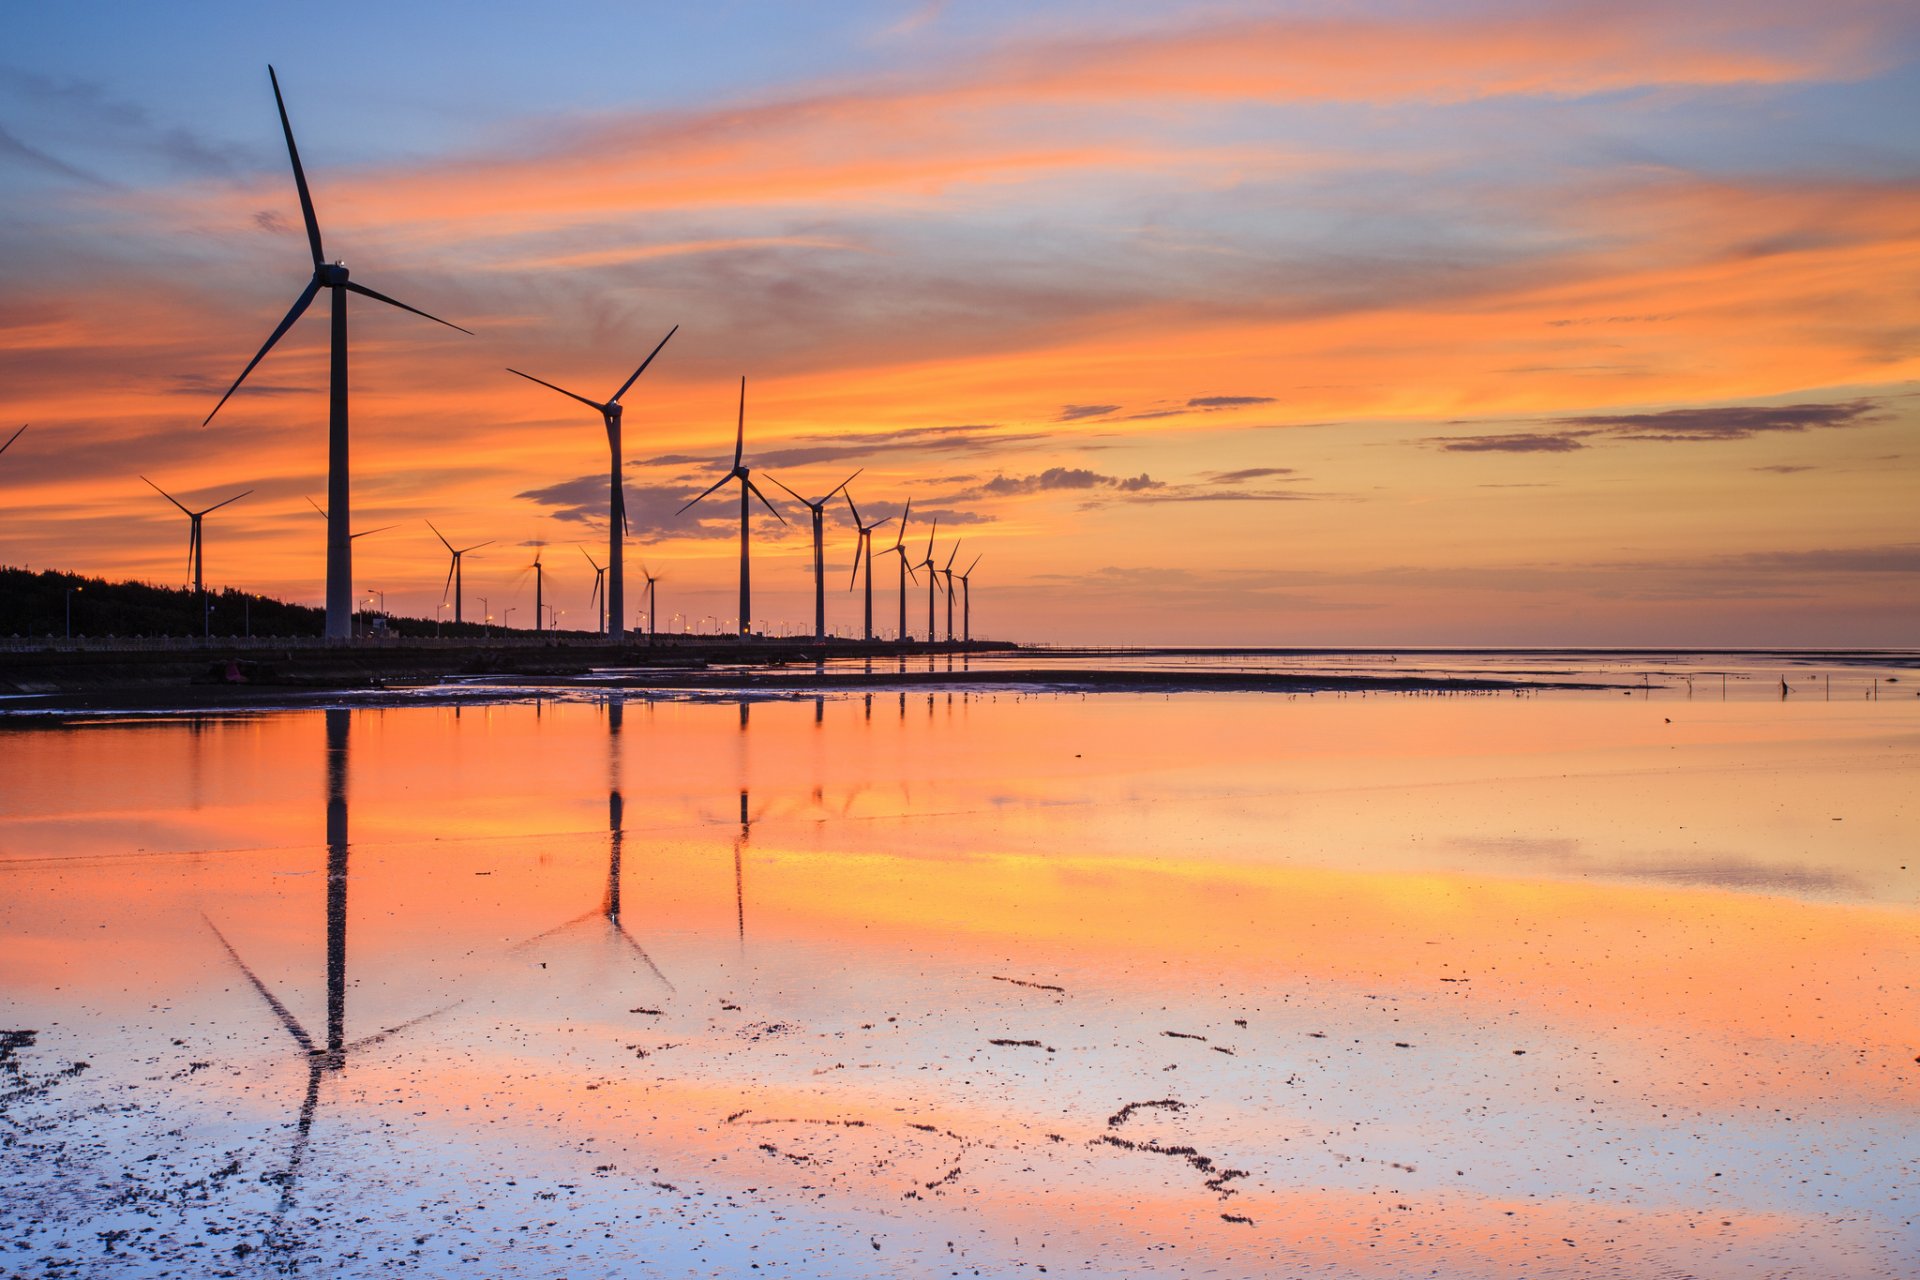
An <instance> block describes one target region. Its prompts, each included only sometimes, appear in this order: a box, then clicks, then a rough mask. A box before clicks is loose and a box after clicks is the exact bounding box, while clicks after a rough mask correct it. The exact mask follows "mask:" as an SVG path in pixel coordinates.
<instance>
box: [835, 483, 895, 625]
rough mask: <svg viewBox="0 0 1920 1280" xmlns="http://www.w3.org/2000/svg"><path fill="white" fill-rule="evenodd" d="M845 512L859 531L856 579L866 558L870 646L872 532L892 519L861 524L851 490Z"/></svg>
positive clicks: (850, 588)
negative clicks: (850, 515)
mask: <svg viewBox="0 0 1920 1280" xmlns="http://www.w3.org/2000/svg"><path fill="white" fill-rule="evenodd" d="M849 478H851V477H849ZM847 510H848V511H851V512H852V513H853V527H854V528H855V529H858V530H859V531H860V541H859V543H858V545H856V546H855V547H854V551H853V576H854V577H855V578H856V579H857V578H858V577H859V576H860V557H861V556H863V555H864V556H865V557H866V558H867V611H866V619H867V629H866V640H867V643H869V644H871V643H873V531H874V530H875V529H878V528H879V527H880V526H881V525H883V524H886V523H887V521H888V520H892V519H893V517H892V516H888V517H887V519H886V520H876V521H874V522H873V523H872V524H861V523H860V508H858V507H856V506H854V505H853V490H851V489H849V490H847ZM901 585H902V587H903V588H904V587H905V583H902V584H901ZM847 590H849V591H851V590H853V583H852V582H848V583H847Z"/></svg>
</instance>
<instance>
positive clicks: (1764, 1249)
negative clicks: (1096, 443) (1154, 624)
mask: <svg viewBox="0 0 1920 1280" xmlns="http://www.w3.org/2000/svg"><path fill="white" fill-rule="evenodd" d="M14 723H16V724H24V723H27V721H25V720H22V721H16V722H14ZM1916 765H1920V715H1917V714H1916V712H1915V711H1914V709H1913V707H1912V705H1911V703H1910V702H1894V701H1883V702H1879V703H1875V702H1872V701H1871V700H1866V699H1860V700H1848V701H1835V702H1832V703H1825V702H1820V703H1815V702H1812V701H1805V702H1798V703H1794V702H1788V703H1786V704H1763V703H1758V702H1744V703H1743V702H1740V701H1732V702H1727V703H1717V702H1716V703H1704V702H1696V703H1693V704H1691V705H1689V704H1687V703H1686V702H1685V701H1684V700H1683V699H1682V697H1681V696H1680V695H1679V694H1677V693H1673V692H1668V693H1666V694H1662V693H1659V692H1657V691H1655V692H1651V693H1649V694H1647V695H1644V696H1636V697H1634V698H1631V699H1623V698H1619V697H1617V696H1614V697H1605V696H1601V695H1598V694H1575V693H1565V694H1554V693H1543V694H1541V695H1540V696H1539V697H1528V698H1513V697H1479V698H1435V697H1414V696H1398V695H1395V696H1369V697H1366V698H1357V697H1350V696H1349V697H1342V696H1337V695H1336V696H1321V697H1301V698H1267V697H1252V696H1248V695H1245V694H1236V693H1219V692H1205V691H1199V692H1194V693H1192V694H1191V695H1189V696H1185V697H1181V698H1173V699H1168V698H1165V697H1163V696H1161V695H1159V694H1152V695H1142V694H1135V693H1114V694H1109V695H1103V696H1100V697H1085V698H1083V697H1080V696H1078V695H1063V694H1048V693H1032V692H1028V693H1022V694H1018V695H1012V696H1009V695H1005V694H1002V695H999V696H993V695H982V694H977V693H970V692H969V691H967V690H964V689H960V690H951V691H949V690H937V691H933V692H931V693H929V692H927V691H921V690H914V691H889V692H885V693H874V694H871V695H869V694H865V693H846V694H839V695H835V696H830V697H825V698H823V699H821V700H820V701H818V702H815V701H813V700H811V699H775V700H771V701H741V702H736V703H723V702H713V701H699V700H694V701H684V700H682V701H657V700H648V701H642V700H632V699H629V700H624V701H622V700H617V699H615V698H612V697H610V696H609V695H605V694H601V695H587V694H584V693H583V694H580V695H579V697H578V700H562V701H549V702H547V703H545V704H544V705H527V704H523V703H508V704H499V705H491V706H479V707H476V706H465V707H450V706H423V707H408V708H391V709H379V708H370V709H364V710H354V711H334V712H330V713H323V712H319V711H304V712H290V713H272V714H258V715H246V716H239V717H218V716H216V717H165V716H162V717H151V718H144V719H142V720H139V721H133V722H121V723H99V724H88V725H79V726H75V727H49V728H14V729H11V730H8V731H4V732H0V776H3V777H5V778H6V779H7V781H6V784H5V785H6V786H7V788H8V794H7V799H8V804H7V807H6V812H7V815H8V816H7V818H6V819H5V822H4V824H3V825H0V836H4V843H0V972H4V973H5V975H6V982H5V984H4V988H3V990H4V993H5V994H4V996H0V1000H4V1008H5V1011H6V1012H5V1017H6V1019H7V1021H6V1024H5V1025H7V1026H8V1027H11V1028H13V1030H14V1034H12V1035H11V1036H9V1038H8V1039H7V1041H6V1044H5V1045H4V1046H0V1056H3V1059H4V1060H3V1061H0V1112H3V1113H4V1118H3V1119H0V1125H4V1129H5V1133H6V1134H7V1138H6V1141H7V1143H8V1149H7V1154H8V1158H7V1160H6V1161H5V1162H4V1165H3V1166H0V1202H4V1204H5V1205H6V1206H8V1207H7V1208H6V1210H5V1211H4V1213H5V1218H6V1221H5V1224H4V1225H5V1227H6V1230H5V1231H4V1232H3V1233H0V1237H3V1238H4V1241H5V1245H4V1251H0V1260H3V1261H4V1263H5V1266H6V1267H9V1268H12V1269H13V1270H14V1271H16V1272H18V1273H20V1274H32V1275H42V1274H45V1275H120V1274H132V1275H183V1276H184V1275H208V1274H236V1275H253V1274H283V1273H287V1272H293V1273H309V1274H316V1275H333V1274H362V1273H367V1272H373V1271H388V1270H391V1271H394V1272H397V1273H400V1274H421V1275H466V1274H475V1273H486V1274H513V1275H541V1276H547V1275H554V1276H557V1275H579V1274H584V1273H603V1272H618V1271H622V1270H625V1271H628V1272H636V1273H638V1272H644V1273H646V1274H662V1275H712V1274H739V1273H748V1274H751V1273H753V1272H754V1271H755V1269H756V1268H757V1269H758V1270H759V1271H765V1272H770V1273H778V1274H786V1275H804V1276H838V1275H871V1276H893V1275H945V1274H949V1273H958V1274H961V1275H968V1274H972V1273H973V1272H974V1270H976V1269H977V1270H979V1271H980V1273H981V1274H991V1275H1010V1274H1040V1272H1041V1269H1042V1268H1044V1269H1045V1270H1046V1271H1047V1272H1048V1273H1073V1274H1092V1275H1140V1276H1146V1275H1168V1276H1172V1275H1191V1274H1198V1273H1204V1272H1206V1271H1208V1270H1209V1269H1211V1270H1213V1271H1215V1272H1216V1273H1217V1274H1222V1275H1249V1276H1251V1275H1272V1274H1281V1275H1339V1276H1355V1275H1358V1276H1382V1277H1385V1276H1400V1275H1406V1274H1414V1273H1417V1274H1425V1273H1428V1272H1430V1271H1437V1272H1439V1273H1440V1274H1445V1275H1450V1276H1487V1277H1493V1276H1508V1275H1515V1274H1528V1275H1539V1276H1589V1275H1594V1274H1609V1273H1618V1274H1633V1275H1646V1274H1661V1273H1663V1272H1675V1273H1686V1274H1693V1275H1699V1276H1736V1275H1752V1274H1802V1275H1809V1276H1812V1275H1819V1276H1847V1277H1851V1276H1901V1275H1905V1274H1908V1273H1909V1271H1910V1263H1911V1260H1912V1258H1913V1257H1914V1256H1915V1252H1914V1246H1915V1243H1916V1237H1915V1234H1914V1228H1913V1225H1912V1223H1913V1212H1912V1210H1913V1205H1912V1203H1911V1199H1910V1193H1909V1191H1908V1190H1907V1188H1908V1187H1909V1186H1910V1179H1908V1178H1906V1177H1905V1176H1904V1174H1903V1170H1904V1169H1905V1168H1906V1166H1907V1165H1908V1164H1909V1163H1910V1161H1911V1158H1912V1145H1911V1138H1910V1135H1911V1133H1912V1132H1913V1131H1914V1128H1915V1121H1916V1119H1920V1117H1917V1116H1916V1115H1915V1111H1916V1110H1917V1109H1920V1089H1917V1088H1916V1085H1917V1083H1920V1075H1916V1072H1920V1064H1916V1063H1915V1062H1914V1058H1915V1055H1916V1054H1920V1045H1916V1044H1914V1043H1913V1042H1912V1022H1911V1016H1910V1015H1911V1010H1910V1008H1909V1007H1907V1004H1906V1003H1905V1002H1903V1001H1901V1000H1900V999H1899V998H1898V993H1899V992H1901V991H1904V990H1906V989H1907V988H1909V987H1910V986H1911V985H1912V984H1913V983H1914V982H1915V980H1916V979H1920V912H1916V910H1915V907H1914V901H1915V896H1916V891H1920V877H1917V876H1916V874H1915V872H1914V871H1913V870H1912V869H1911V868H1912V867H1913V866H1914V865H1915V864H1914V863H1913V862H1912V860H1911V858H1910V856H1909V852H1908V851H1909V850H1910V849H1912V848H1913V847H1914V846H1915V843H1916V842H1915V841H1914V839H1913V837H1914V836H1915V834H1916V832H1915V818H1914V815H1913V814H1912V812H1911V806H1910V805H1908V804H1906V803H1905V801H1904V796H1905V795H1906V794H1907V792H1908V790H1909V784H1910V779H1911V777H1912V776H1913V775H1914V771H1915V766H1916ZM82 1063H84V1064H85V1065H84V1066H82V1065H81V1064H82Z"/></svg>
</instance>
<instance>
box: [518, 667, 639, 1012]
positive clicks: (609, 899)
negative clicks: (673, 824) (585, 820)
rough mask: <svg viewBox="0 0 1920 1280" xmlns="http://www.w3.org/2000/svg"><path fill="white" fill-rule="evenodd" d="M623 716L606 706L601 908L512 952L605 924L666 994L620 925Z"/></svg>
mask: <svg viewBox="0 0 1920 1280" xmlns="http://www.w3.org/2000/svg"><path fill="white" fill-rule="evenodd" d="M625 712H626V704H624V703H623V702H621V701H620V700H619V699H617V698H615V699H614V700H612V701H610V702H608V704H607V889H606V892H605V894H604V895H602V897H601V899H600V905H599V906H597V907H595V908H593V909H592V910H591V911H583V912H581V913H580V914H579V915H577V916H575V917H574V918H573V919H571V920H568V921H566V922H565V923H564V924H558V925H555V926H554V927H553V928H551V929H548V930H547V931H546V932H545V933H537V934H535V935H534V936H533V937H531V938H528V939H527V940H526V941H525V942H521V943H518V944H516V945H515V946H514V948H513V949H514V950H515V951H521V950H524V949H525V948H527V947H530V946H532V945H534V944H535V943H536V942H544V941H546V940H547V939H548V938H552V937H556V936H558V935H559V934H562V933H565V932H567V931H568V930H569V929H572V928H575V927H576V926H578V925H583V924H587V923H589V922H590V921H594V920H605V921H606V922H607V924H608V926H609V928H610V929H611V930H612V935H611V936H612V937H613V938H615V939H617V940H618V941H621V942H624V943H626V944H627V946H628V948H629V949H631V950H632V952H633V954H635V955H637V956H639V957H640V960H641V963H643V964H645V965H646V966H647V968H648V970H649V971H651V972H652V974H653V976H654V977H656V978H658V979H660V981H661V982H662V983H664V984H666V988H667V990H669V991H672V990H673V989H674V986H673V982H672V980H671V979H669V978H668V977H667V975H666V974H664V973H662V972H660V966H659V965H657V964H655V963H654V962H653V957H652V956H650V955H648V954H647V949H646V948H645V947H643V946H641V945H640V941H639V939H637V938H635V937H634V936H633V935H632V934H631V933H628V932H627V926H626V925H624V924H622V923H621V922H620V889H621V866H620V862H621V854H622V852H623V846H624V845H625V844H626V835H627V833H626V815H627V803H626V798H625V796H623V795H622V794H621V791H620V728H621V722H622V720H623V719H624V716H625Z"/></svg>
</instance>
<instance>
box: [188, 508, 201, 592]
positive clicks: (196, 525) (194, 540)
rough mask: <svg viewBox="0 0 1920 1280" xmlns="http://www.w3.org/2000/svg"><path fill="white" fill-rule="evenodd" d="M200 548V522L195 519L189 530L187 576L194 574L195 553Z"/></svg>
mask: <svg viewBox="0 0 1920 1280" xmlns="http://www.w3.org/2000/svg"><path fill="white" fill-rule="evenodd" d="M199 549H200V522H199V521H198V520H195V521H194V522H193V528H191V529H189V530H188V531H187V576H188V577H189V578H191V577H192V576H193V553H194V552H196V551H198V550H199Z"/></svg>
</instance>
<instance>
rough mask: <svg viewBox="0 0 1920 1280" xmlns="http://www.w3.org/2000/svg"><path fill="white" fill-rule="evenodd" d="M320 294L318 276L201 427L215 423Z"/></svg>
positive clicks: (201, 423) (202, 421)
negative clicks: (257, 366)
mask: <svg viewBox="0 0 1920 1280" xmlns="http://www.w3.org/2000/svg"><path fill="white" fill-rule="evenodd" d="M319 292H320V277H319V276H317V275H316V276H315V277H314V278H313V279H311V280H309V281H307V287H306V288H305V289H303V290H302V291H301V293H300V296H299V297H298V298H295V299H294V300H293V307H292V308H291V309H290V310H289V311H288V312H287V318H286V319H284V320H282V321H281V322H280V327H279V328H278V329H275V330H274V331H273V333H272V335H271V336H269V337H268V338H267V340H266V341H265V342H264V343H262V344H261V346H260V350H259V351H258V352H256V353H255V354H254V357H253V359H251V360H249V361H247V367H246V368H244V369H242V370H241V371H240V376H239V377H237V378H235V379H234V380H233V385H232V386H230V387H228V388H227V394H226V395H224V396H221V397H220V404H217V405H215V406H213V413H209V414H208V415H207V416H206V417H205V418H203V419H201V420H200V425H201V426H203V427H204V426H206V425H207V423H209V422H212V421H213V414H214V413H218V412H220V405H221V404H225V403H226V402H227V400H228V399H229V398H230V397H231V396H232V395H233V393H234V392H236V391H238V390H239V389H240V384H241V383H243V382H245V381H246V380H247V375H248V374H250V373H252V372H253V366H255V365H257V364H259V363H260V362H261V361H262V360H264V359H266V356H267V352H269V351H271V350H273V344H274V343H276V342H278V341H280V336H281V335H282V334H284V333H285V332H286V331H287V330H289V329H291V328H293V322H294V321H295V320H298V319H299V318H300V316H301V314H302V313H304V312H305V311H306V309H307V308H308V307H309V306H311V305H312V304H313V296H314V295H315V294H317V293H319Z"/></svg>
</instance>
